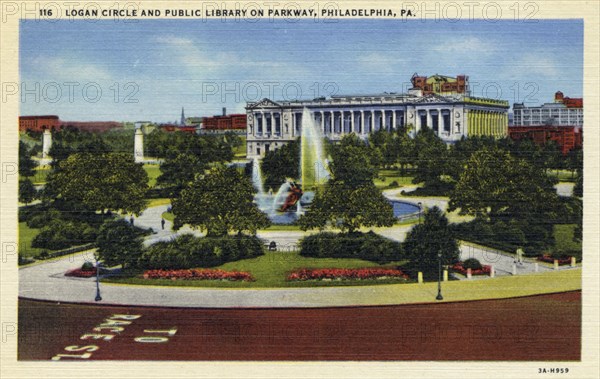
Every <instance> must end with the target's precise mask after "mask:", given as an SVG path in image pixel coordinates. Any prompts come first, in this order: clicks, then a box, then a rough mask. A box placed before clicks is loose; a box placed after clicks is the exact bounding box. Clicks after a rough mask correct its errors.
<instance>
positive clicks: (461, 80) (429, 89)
mask: <svg viewBox="0 0 600 379" xmlns="http://www.w3.org/2000/svg"><path fill="white" fill-rule="evenodd" d="M410 81H411V82H412V85H413V89H420V90H421V91H423V95H428V94H432V93H438V94H439V93H466V92H467V91H468V85H469V77H468V76H466V75H457V76H456V78H453V77H450V76H444V75H437V74H436V75H432V76H429V77H427V76H419V75H417V74H414V75H413V76H412V78H411V79H410Z"/></svg>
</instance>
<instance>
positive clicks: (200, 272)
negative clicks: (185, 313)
mask: <svg viewBox="0 0 600 379" xmlns="http://www.w3.org/2000/svg"><path fill="white" fill-rule="evenodd" d="M144 279H171V280H177V279H183V280H230V281H238V280H243V281H246V282H252V281H254V277H253V276H252V275H251V274H250V273H248V272H243V271H224V270H218V269H191V270H147V271H145V272H144Z"/></svg>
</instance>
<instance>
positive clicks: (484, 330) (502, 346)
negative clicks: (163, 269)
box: [18, 291, 581, 361]
mask: <svg viewBox="0 0 600 379" xmlns="http://www.w3.org/2000/svg"><path fill="white" fill-rule="evenodd" d="M580 315H581V292H580V291H575V292H566V293H560V294H550V295H539V296H530V297H523V298H515V299H506V300H483V301H471V302H456V303H442V304H412V305H398V306H380V307H340V308H312V309H299V308H291V309H268V308H264V309H263V308H257V309H235V308H234V309H200V308H191V309H189V308H188V309H181V308H160V307H133V306H96V305H79V304H64V303H63V304H60V303H56V302H44V301H31V300H23V299H20V301H19V347H18V358H19V359H20V360H51V359H53V360H60V361H81V360H258V361H264V360H301V361H302V360H522V361H535V360H543V361H569V360H579V359H580V356H581V355H580V354H581V353H580V349H581V317H580Z"/></svg>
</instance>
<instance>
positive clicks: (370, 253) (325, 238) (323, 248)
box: [300, 232, 402, 263]
mask: <svg viewBox="0 0 600 379" xmlns="http://www.w3.org/2000/svg"><path fill="white" fill-rule="evenodd" d="M300 255H302V256H304V257H315V258H325V257H327V258H358V259H364V260H368V261H373V262H377V263H388V262H392V261H397V260H400V259H402V246H401V244H400V243H399V242H395V241H392V240H389V239H387V238H385V237H381V236H379V235H377V234H375V233H373V232H368V233H358V232H355V233H339V234H336V233H318V234H314V235H311V236H306V237H304V238H303V239H302V240H301V241H300Z"/></svg>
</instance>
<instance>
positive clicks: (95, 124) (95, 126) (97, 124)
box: [61, 121, 123, 133]
mask: <svg viewBox="0 0 600 379" xmlns="http://www.w3.org/2000/svg"><path fill="white" fill-rule="evenodd" d="M67 126H70V127H74V128H76V129H79V130H81V131H83V132H92V133H102V132H106V131H108V130H111V129H116V128H122V127H123V124H122V123H120V122H115V121H61V127H67Z"/></svg>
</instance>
